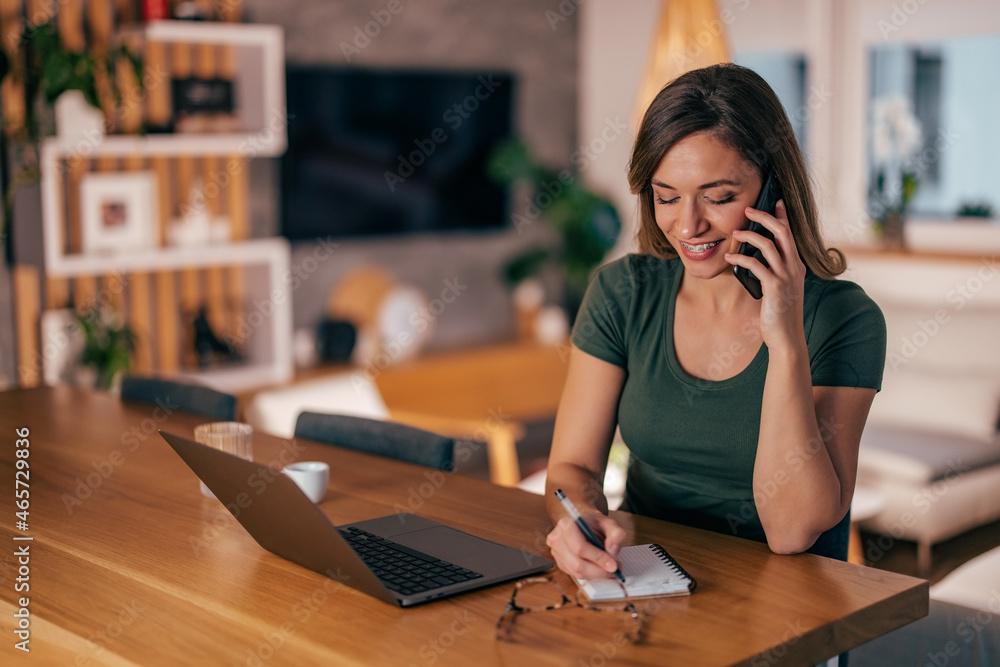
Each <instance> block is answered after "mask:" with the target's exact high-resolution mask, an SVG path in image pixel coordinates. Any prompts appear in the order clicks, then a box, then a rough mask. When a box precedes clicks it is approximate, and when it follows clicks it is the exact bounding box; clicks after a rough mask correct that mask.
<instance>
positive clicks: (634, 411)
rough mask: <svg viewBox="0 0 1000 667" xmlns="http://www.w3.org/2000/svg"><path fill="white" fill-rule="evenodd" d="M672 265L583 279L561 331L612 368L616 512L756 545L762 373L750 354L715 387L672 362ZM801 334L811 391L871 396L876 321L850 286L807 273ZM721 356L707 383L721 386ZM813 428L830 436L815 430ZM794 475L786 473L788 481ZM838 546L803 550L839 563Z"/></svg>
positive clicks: (882, 343)
mask: <svg viewBox="0 0 1000 667" xmlns="http://www.w3.org/2000/svg"><path fill="white" fill-rule="evenodd" d="M683 271H684V268H683V265H682V263H681V261H680V260H678V259H672V260H663V259H659V258H656V257H653V256H651V255H629V256H627V257H624V258H622V259H620V260H617V261H615V262H612V263H611V264H608V265H607V266H605V267H603V268H602V269H601V270H600V271H598V273H597V274H596V275H595V276H594V279H593V280H592V281H591V284H590V287H589V288H588V290H587V294H586V296H585V298H584V300H583V304H582V306H581V307H580V312H579V315H578V316H577V320H576V323H575V325H574V327H573V343H574V344H575V345H576V346H577V347H578V348H580V349H581V350H583V351H584V352H586V353H588V354H590V355H593V356H594V357H597V358H598V359H602V360H604V361H607V362H608V363H611V364H614V365H616V366H620V367H622V368H624V369H625V370H626V372H627V377H626V380H625V385H624V388H623V390H622V394H621V398H620V400H619V403H618V425H619V427H620V429H621V434H622V438H623V439H624V440H625V443H626V444H627V445H628V447H629V450H630V451H631V452H632V455H633V456H632V460H631V462H630V464H629V471H628V481H627V485H626V491H625V503H624V505H623V506H622V509H625V510H627V511H630V512H634V513H637V514H643V515H646V516H653V517H657V518H661V519H665V520H667V521H674V522H677V523H684V524H688V525H693V526H698V527H701V528H707V529H709V530H714V531H717V532H722V533H727V534H732V535H738V536H740V537H747V538H750V539H755V540H759V541H764V540H765V536H764V529H763V528H762V527H761V524H760V519H759V517H758V516H757V509H756V505H755V504H754V499H753V466H754V459H755V457H756V453H757V437H758V434H759V432H760V410H761V403H762V400H763V393H764V379H765V376H766V373H767V360H768V355H767V346H766V345H761V346H760V349H759V350H758V351H757V354H756V356H755V357H754V358H753V361H751V362H750V364H749V366H747V367H746V368H745V369H744V370H743V371H742V372H740V373H739V374H737V375H735V376H733V377H730V378H728V379H725V380H721V381H717V382H714V381H710V380H703V379H699V378H696V377H694V376H692V375H689V374H688V373H686V372H685V371H684V370H683V369H682V368H681V366H680V364H679V363H678V362H677V357H676V354H675V351H674V346H673V325H674V304H675V302H676V299H677V291H678V288H679V287H680V283H681V277H682V275H683ZM803 306H804V323H805V334H806V344H807V346H808V349H809V365H810V369H811V374H812V382H813V385H814V386H838V387H868V388H873V389H876V390H878V389H880V388H881V383H882V371H883V368H884V365H885V349H886V333H885V320H884V319H883V317H882V312H881V311H880V310H879V309H878V306H876V305H875V303H874V302H873V301H872V300H871V299H870V298H869V297H868V296H867V295H866V294H865V293H864V291H863V290H862V289H861V288H860V287H858V286H857V285H856V284H854V283H851V282H847V281H843V280H823V279H821V278H818V277H816V276H815V275H814V274H813V273H812V272H808V273H807V275H806V279H805V300H804V304H803ZM728 363H731V361H729V360H728V359H727V355H726V354H717V355H716V359H714V360H713V365H712V366H710V367H709V372H710V373H711V374H715V369H716V366H715V365H716V364H717V365H718V366H717V367H718V375H720V376H723V375H728V373H727V372H726V370H725V369H726V367H727V364H728ZM820 428H821V429H823V428H836V426H835V425H824V424H820ZM796 464H797V465H799V466H801V462H797V461H796V462H792V463H790V465H789V471H788V472H789V474H794V471H795V469H796ZM842 524H843V526H842V528H843V531H841V532H843V533H844V535H843V537H844V543H843V545H841V544H839V542H840V541H841V539H840V537H838V538H837V539H836V540H835V542H837V543H838V544H836V546H834V547H832V548H831V547H830V546H829V545H827V544H821V542H822V541H823V540H819V541H817V544H816V545H814V549H811V551H813V550H815V552H818V553H824V554H825V555H831V556H833V557H841V558H842V557H843V555H841V551H843V550H844V549H846V528H847V521H846V518H845V521H844V522H842Z"/></svg>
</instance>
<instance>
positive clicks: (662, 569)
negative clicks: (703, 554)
mask: <svg viewBox="0 0 1000 667" xmlns="http://www.w3.org/2000/svg"><path fill="white" fill-rule="evenodd" d="M660 553H661V552H660V551H659V550H658V549H657V548H656V546H655V545H652V544H641V545H637V546H631V547H625V548H624V549H622V550H621V552H619V554H618V564H619V565H620V566H621V570H622V574H623V575H625V589H626V590H627V591H628V594H629V596H630V597H644V596H650V595H678V594H687V593H689V592H690V579H688V578H687V577H685V576H684V575H683V574H682V573H681V572H679V571H677V570H675V569H674V567H673V566H672V565H671V564H670V563H669V562H667V561H664V560H663V559H662V556H661V555H660ZM578 583H580V586H581V588H583V590H584V592H585V593H586V594H587V597H588V598H590V599H591V600H613V599H620V598H621V597H622V592H621V588H620V587H619V586H618V585H617V584H616V583H615V582H614V581H611V580H609V579H591V580H588V581H580V582H578Z"/></svg>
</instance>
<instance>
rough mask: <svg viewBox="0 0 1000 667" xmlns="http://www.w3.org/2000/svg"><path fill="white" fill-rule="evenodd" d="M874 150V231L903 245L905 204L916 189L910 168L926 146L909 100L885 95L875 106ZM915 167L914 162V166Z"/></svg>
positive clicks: (870, 193) (872, 212) (872, 204)
mask: <svg viewBox="0 0 1000 667" xmlns="http://www.w3.org/2000/svg"><path fill="white" fill-rule="evenodd" d="M872 111H873V113H872V116H873V118H872V152H873V156H874V159H875V165H874V167H875V169H874V174H873V175H872V176H873V178H872V184H871V189H870V190H869V192H868V196H869V206H870V209H871V210H870V213H871V216H872V220H873V222H874V223H875V230H876V231H877V232H878V233H879V234H882V235H883V236H884V237H885V238H887V239H889V238H891V239H892V241H891V242H892V243H893V244H898V245H902V226H903V222H904V220H905V216H906V206H907V204H908V203H909V202H910V200H911V199H912V198H913V195H914V193H915V192H916V190H917V182H918V179H917V174H916V173H914V172H913V171H912V170H911V169H910V170H908V169H907V163H908V162H909V161H910V159H911V158H912V157H913V156H915V155H916V154H917V153H919V152H920V148H921V146H923V136H922V135H923V132H922V131H921V128H920V121H918V120H917V118H916V116H914V115H913V111H912V109H911V107H910V102H909V100H908V99H906V98H905V97H903V96H902V95H886V96H885V97H881V98H879V99H878V100H876V101H875V102H874V104H873V109H872ZM911 166H912V165H911Z"/></svg>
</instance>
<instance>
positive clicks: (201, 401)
mask: <svg viewBox="0 0 1000 667" xmlns="http://www.w3.org/2000/svg"><path fill="white" fill-rule="evenodd" d="M121 397H122V400H126V401H139V402H142V403H156V402H159V403H161V404H162V405H164V406H166V407H167V408H175V409H177V410H181V411H183V412H190V413H192V414H196V415H204V416H205V417H211V418H212V419H217V420H219V421H233V420H235V419H236V397H235V396H231V395H229V394H224V393H222V392H221V391H216V390H214V389H209V388H208V387H202V386H200V385H196V384H187V383H184V382H175V381H173V380H163V379H160V378H152V377H141V376H138V375H126V376H125V378H124V379H123V380H122V389H121Z"/></svg>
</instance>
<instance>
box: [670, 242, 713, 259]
mask: <svg viewBox="0 0 1000 667" xmlns="http://www.w3.org/2000/svg"><path fill="white" fill-rule="evenodd" d="M722 241H723V239H719V240H718V241H712V242H710V243H698V244H690V243H684V242H683V241H679V242H678V244H679V245H680V247H681V252H682V253H683V254H684V256H685V257H687V258H688V259H693V260H702V259H708V258H709V257H711V256H712V255H714V254H715V253H716V251H718V249H719V248H720V247H721V246H722Z"/></svg>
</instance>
